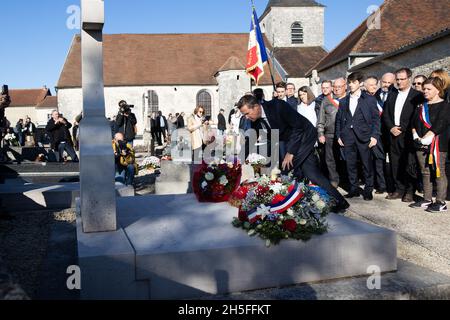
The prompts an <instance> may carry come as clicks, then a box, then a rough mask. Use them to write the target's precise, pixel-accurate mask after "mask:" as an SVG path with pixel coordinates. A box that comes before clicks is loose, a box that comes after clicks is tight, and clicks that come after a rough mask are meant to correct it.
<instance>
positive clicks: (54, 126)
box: [46, 110, 79, 162]
mask: <svg viewBox="0 0 450 320" xmlns="http://www.w3.org/2000/svg"><path fill="white" fill-rule="evenodd" d="M71 127H72V124H70V123H69V122H68V121H67V119H66V118H64V117H63V116H61V115H60V114H59V112H58V111H56V110H54V111H53V112H52V118H51V119H50V120H49V121H48V123H47V127H46V130H47V132H48V133H49V135H50V138H51V148H52V149H53V150H54V151H55V154H56V156H57V161H58V162H63V161H64V158H63V155H64V151H66V152H67V154H68V155H69V156H70V158H71V159H72V161H73V162H78V161H79V160H78V156H77V154H76V152H75V150H74V149H73V145H72V138H71V135H70V131H69V129H70V128H71Z"/></svg>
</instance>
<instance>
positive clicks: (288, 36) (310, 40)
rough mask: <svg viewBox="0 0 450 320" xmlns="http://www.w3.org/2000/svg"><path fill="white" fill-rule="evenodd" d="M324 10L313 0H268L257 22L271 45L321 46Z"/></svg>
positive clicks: (322, 45)
mask: <svg viewBox="0 0 450 320" xmlns="http://www.w3.org/2000/svg"><path fill="white" fill-rule="evenodd" d="M324 13H325V6H324V5H322V4H320V3H318V2H316V1H314V0H269V3H268V4H267V8H266V10H265V11H264V13H263V14H262V16H261V18H260V23H261V27H262V29H263V32H265V34H266V37H267V39H268V40H269V42H270V43H271V44H272V46H273V47H291V48H292V47H316V46H319V47H324Z"/></svg>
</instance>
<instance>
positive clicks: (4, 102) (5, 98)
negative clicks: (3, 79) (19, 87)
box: [0, 84, 11, 133]
mask: <svg viewBox="0 0 450 320" xmlns="http://www.w3.org/2000/svg"><path fill="white" fill-rule="evenodd" d="M10 103H11V98H10V97H9V90H8V86H7V85H6V84H5V85H3V86H2V94H1V95H0V128H1V129H2V133H3V131H4V130H3V128H4V124H5V109H6V108H8V107H9V105H10ZM5 129H6V128H5Z"/></svg>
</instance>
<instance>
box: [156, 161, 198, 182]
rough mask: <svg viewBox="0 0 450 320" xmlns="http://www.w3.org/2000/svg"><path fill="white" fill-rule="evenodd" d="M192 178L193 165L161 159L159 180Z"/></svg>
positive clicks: (177, 180)
mask: <svg viewBox="0 0 450 320" xmlns="http://www.w3.org/2000/svg"><path fill="white" fill-rule="evenodd" d="M191 180H192V165H191V164H188V163H184V162H177V161H161V175H160V176H159V177H158V178H157V183H158V182H189V181H191Z"/></svg>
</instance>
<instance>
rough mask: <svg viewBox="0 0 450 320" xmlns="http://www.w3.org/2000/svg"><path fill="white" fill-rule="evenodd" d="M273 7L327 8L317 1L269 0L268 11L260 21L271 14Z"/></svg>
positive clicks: (265, 11)
mask: <svg viewBox="0 0 450 320" xmlns="http://www.w3.org/2000/svg"><path fill="white" fill-rule="evenodd" d="M272 7H325V6H324V5H322V4H320V3H318V2H317V1H315V0H269V3H268V4H267V7H266V10H264V13H263V14H262V15H261V18H260V20H262V19H263V18H264V17H265V16H266V15H267V14H268V13H269V12H270V9H271V8H272Z"/></svg>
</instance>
